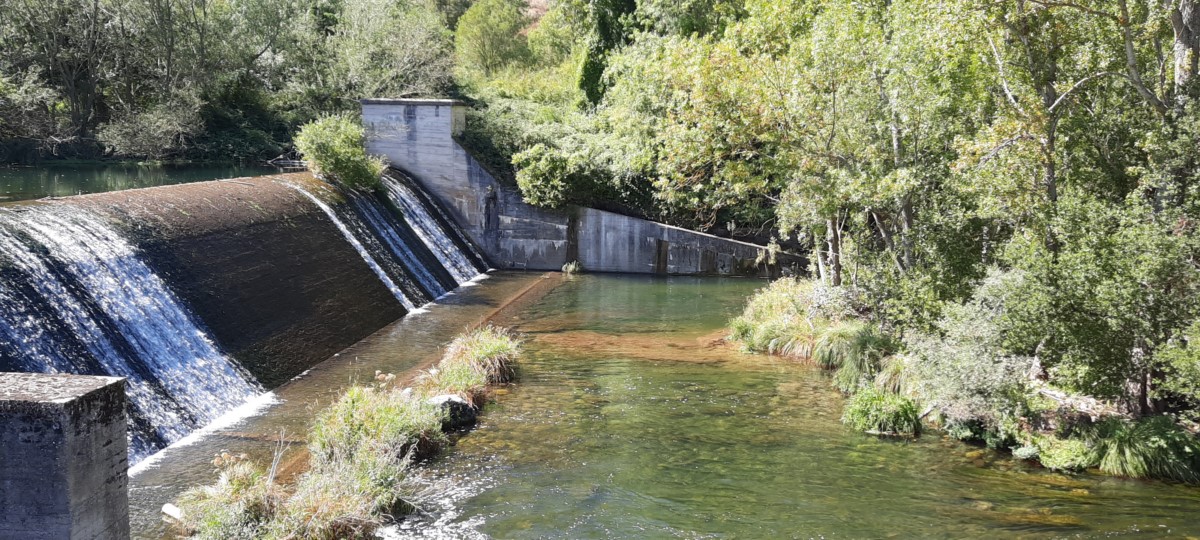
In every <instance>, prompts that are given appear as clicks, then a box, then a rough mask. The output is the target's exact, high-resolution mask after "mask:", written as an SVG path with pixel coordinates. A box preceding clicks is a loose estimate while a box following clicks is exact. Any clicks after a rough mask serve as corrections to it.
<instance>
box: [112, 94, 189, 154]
mask: <svg viewBox="0 0 1200 540" xmlns="http://www.w3.org/2000/svg"><path fill="white" fill-rule="evenodd" d="M199 110H200V103H199V100H198V99H197V98H196V97H194V96H180V97H179V98H178V99H174V100H170V101H167V102H164V103H160V104H158V105H155V106H154V107H150V108H149V109H146V110H145V111H140V112H137V111H127V112H125V113H123V114H121V115H119V116H117V117H116V118H115V119H113V121H111V122H109V123H107V124H105V125H103V126H101V127H100V129H99V131H98V132H97V133H96V137H97V138H98V139H99V140H100V142H102V143H104V144H105V145H107V146H108V147H109V148H111V149H112V151H113V152H115V153H116V154H118V155H122V156H136V157H145V158H151V159H162V158H165V157H168V156H171V155H173V154H176V153H179V152H182V151H183V150H185V149H186V147H187V144H188V142H189V139H191V138H192V137H193V136H194V135H196V134H197V133H198V132H199V131H200V130H201V122H200V116H199V114H198V112H199Z"/></svg>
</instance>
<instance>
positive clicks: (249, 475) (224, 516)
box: [179, 454, 285, 540]
mask: <svg viewBox="0 0 1200 540" xmlns="http://www.w3.org/2000/svg"><path fill="white" fill-rule="evenodd" d="M214 464H215V465H216V466H217V470H218V472H219V476H218V479H217V483H216V484H213V485H211V486H201V487H196V488H192V489H189V490H187V491H185V492H184V493H183V494H182V495H180V496H179V507H180V509H181V510H182V511H183V521H182V522H181V523H180V524H179V525H180V526H181V527H182V528H183V529H184V530H185V531H187V532H188V533H190V534H191V535H192V537H193V538H199V539H203V540H208V539H211V540H226V539H230V540H241V539H245V540H255V539H258V538H261V537H262V536H263V528H264V527H265V526H266V524H267V523H269V522H270V520H271V519H272V518H273V517H274V515H275V512H276V510H277V509H278V508H279V507H280V505H281V504H282V503H283V501H284V500H285V494H284V493H283V491H282V490H281V489H280V488H279V486H277V485H276V484H275V482H274V478H272V477H270V476H269V475H268V474H266V473H264V472H263V470H262V469H261V468H258V467H256V466H255V465H254V464H253V463H250V462H248V461H246V459H245V457H244V456H229V455H228V454H222V455H221V456H218V457H217V459H216V460H215V461H214Z"/></svg>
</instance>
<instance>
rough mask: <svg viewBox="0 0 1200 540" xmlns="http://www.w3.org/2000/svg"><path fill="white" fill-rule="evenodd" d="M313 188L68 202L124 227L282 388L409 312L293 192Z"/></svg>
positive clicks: (243, 188) (227, 183)
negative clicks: (291, 380) (296, 376)
mask: <svg viewBox="0 0 1200 540" xmlns="http://www.w3.org/2000/svg"><path fill="white" fill-rule="evenodd" d="M314 182H317V181H316V180H315V179H313V178H312V175H311V174H309V173H298V174H286V175H278V176H266V177H260V178H238V179H233V180H220V181H215V182H200V183H195V184H184V185H176V186H164V187H157V188H150V189H138V190H130V191H119V192H112V193H100V194H95V195H84V196H80V197H69V198H66V199H63V200H61V201H59V202H58V203H57V204H70V205H75V206H82V207H86V208H89V209H91V210H93V211H96V212H99V213H102V214H105V215H107V216H108V217H110V218H111V219H112V220H113V221H114V222H115V223H117V224H119V225H121V226H122V227H123V228H124V229H125V230H126V233H127V236H128V237H129V238H130V239H131V240H132V241H133V242H134V243H135V244H137V245H138V247H139V248H140V249H141V250H142V255H143V257H144V258H145V259H146V262H147V263H148V264H149V265H150V266H151V267H152V268H154V269H155V271H156V272H157V273H158V274H159V275H160V276H161V277H163V278H164V281H165V282H166V283H167V284H168V285H169V286H170V287H171V289H172V290H173V291H174V292H175V293H176V294H177V295H179V296H180V297H181V299H182V300H184V302H185V303H186V304H187V306H188V307H189V308H190V309H191V310H192V312H193V313H195V314H196V315H197V316H198V318H199V319H200V321H201V322H203V324H204V325H205V326H206V327H207V328H206V329H207V330H208V331H209V333H210V335H211V336H212V337H213V339H214V340H215V341H216V342H217V343H218V344H219V345H220V346H221V347H222V348H223V349H224V350H225V351H226V352H228V353H230V354H231V355H232V356H233V357H234V358H236V359H237V360H238V361H239V363H241V364H242V366H244V367H245V368H246V369H247V370H248V371H249V372H250V373H251V374H253V375H254V376H255V377H256V378H257V379H258V380H259V382H261V383H262V384H263V385H264V386H266V387H267V388H273V387H275V386H278V385H279V384H281V383H283V382H285V381H287V380H288V379H290V378H291V377H293V376H295V375H297V374H299V373H301V372H303V371H304V370H306V369H308V368H310V367H312V366H314V365H316V364H317V363H319V362H321V361H323V360H325V359H327V358H329V357H330V356H332V355H333V354H335V353H337V352H338V351H341V350H342V349H344V348H346V347H349V346H350V345H352V344H354V343H355V342H357V341H358V340H360V339H362V338H364V337H366V336H368V335H370V334H371V333H372V332H374V331H376V330H378V329H380V328H382V327H384V326H386V325H387V324H389V323H391V322H392V321H394V320H396V319H398V318H400V317H401V316H403V315H404V314H405V310H404V308H403V306H401V305H400V303H399V302H397V301H396V299H395V297H394V296H392V294H391V292H389V291H388V289H387V287H385V286H384V285H383V283H382V282H380V280H379V278H378V277H377V276H376V275H375V273H374V272H372V271H371V269H370V268H369V267H368V266H367V265H366V263H364V262H363V260H362V258H361V257H360V256H359V255H358V253H357V252H356V251H355V250H354V248H353V247H352V246H351V245H350V244H349V243H347V242H346V240H345V239H344V238H343V237H342V235H341V233H339V232H338V230H337V229H336V228H335V227H334V225H333V223H332V222H330V220H329V218H328V217H326V215H325V213H324V212H322V211H321V210H320V209H319V208H317V206H316V205H315V204H313V203H312V201H311V200H309V199H308V198H307V197H305V196H304V195H303V194H301V193H299V192H298V191H296V190H295V189H293V188H290V187H288V186H287V184H289V183H290V184H299V185H309V186H311V187H318V186H319V184H313V183H314ZM310 191H316V190H312V189H310Z"/></svg>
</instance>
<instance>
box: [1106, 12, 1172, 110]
mask: <svg viewBox="0 0 1200 540" xmlns="http://www.w3.org/2000/svg"><path fill="white" fill-rule="evenodd" d="M1118 4H1120V6H1121V19H1120V20H1118V21H1117V24H1118V25H1119V26H1120V27H1121V37H1122V39H1123V40H1124V41H1125V68H1126V69H1127V70H1129V82H1131V83H1133V87H1134V88H1136V89H1137V91H1138V94H1141V96H1142V98H1144V99H1145V100H1146V101H1147V102H1149V103H1150V106H1151V107H1154V110H1155V112H1157V113H1158V114H1159V115H1163V116H1165V115H1166V114H1167V106H1166V105H1165V104H1163V102H1162V100H1161V99H1159V98H1158V96H1157V95H1155V94H1154V92H1153V91H1151V90H1150V89H1149V88H1146V83H1144V82H1142V73H1141V71H1139V70H1138V66H1137V51H1136V50H1134V48H1133V31H1132V30H1131V29H1130V28H1129V26H1130V25H1129V4H1128V3H1127V2H1126V1H1125V0H1118Z"/></svg>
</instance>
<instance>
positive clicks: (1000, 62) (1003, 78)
mask: <svg viewBox="0 0 1200 540" xmlns="http://www.w3.org/2000/svg"><path fill="white" fill-rule="evenodd" d="M987 40H988V45H991V46H992V54H994V55H996V69H997V70H999V71H1000V86H1002V87H1004V95H1005V96H1008V101H1009V102H1011V103H1012V104H1013V107H1016V108H1017V112H1019V113H1021V114H1022V115H1024V114H1025V109H1022V108H1021V104H1020V103H1017V98H1016V97H1015V96H1013V93H1012V90H1010V89H1009V88H1008V76H1007V75H1005V74H1004V59H1002V58H1000V50H999V49H997V48H996V42H994V41H992V36H988V38H987Z"/></svg>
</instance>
